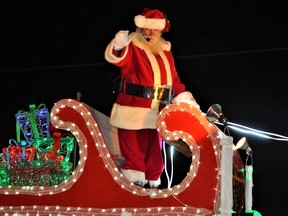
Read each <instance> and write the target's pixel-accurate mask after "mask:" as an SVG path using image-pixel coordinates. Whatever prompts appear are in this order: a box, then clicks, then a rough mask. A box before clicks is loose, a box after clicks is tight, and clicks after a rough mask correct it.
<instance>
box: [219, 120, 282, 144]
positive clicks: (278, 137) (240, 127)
mask: <svg viewBox="0 0 288 216" xmlns="http://www.w3.org/2000/svg"><path fill="white" fill-rule="evenodd" d="M215 123H216V124H220V125H223V124H222V123H220V122H215ZM227 125H228V126H227V127H229V128H231V129H234V130H236V131H239V132H243V133H247V134H252V135H256V136H259V137H262V138H266V139H272V140H277V141H288V137H286V136H283V135H280V134H276V133H270V132H266V131H262V130H257V129H253V128H250V127H247V126H243V125H240V124H236V123H233V122H228V123H227Z"/></svg>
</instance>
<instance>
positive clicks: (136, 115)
mask: <svg viewBox="0 0 288 216" xmlns="http://www.w3.org/2000/svg"><path fill="white" fill-rule="evenodd" d="M158 107H159V103H158V105H157V106H155V107H154V108H153V109H151V108H144V107H131V106H123V105H119V104H117V103H114V105H113V107H112V111H111V115H110V124H111V125H112V126H114V127H117V128H123V129H132V130H138V129H143V128H151V129H155V128H157V125H156V122H157V117H158V113H159V111H158Z"/></svg>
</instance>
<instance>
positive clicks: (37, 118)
mask: <svg viewBox="0 0 288 216" xmlns="http://www.w3.org/2000/svg"><path fill="white" fill-rule="evenodd" d="M29 109H30V110H29V111H23V110H20V111H19V112H18V113H17V114H16V115H15V117H16V123H17V140H18V139H19V136H20V130H21V131H22V134H23V136H24V138H25V139H26V141H27V142H29V143H32V142H33V141H34V140H35V139H37V138H42V137H49V136H50V133H49V122H50V119H49V111H48V109H47V108H46V106H45V104H40V105H39V106H38V107H37V108H36V105H35V104H30V105H29Z"/></svg>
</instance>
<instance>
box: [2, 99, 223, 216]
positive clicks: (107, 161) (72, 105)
mask: <svg viewBox="0 0 288 216" xmlns="http://www.w3.org/2000/svg"><path fill="white" fill-rule="evenodd" d="M50 115H51V123H52V124H53V125H54V126H55V127H56V128H59V129H63V130H67V131H70V132H72V134H73V135H74V136H75V138H76V139H77V143H78V146H79V162H78V165H77V167H76V169H75V170H74V172H73V175H72V177H70V178H69V179H67V180H66V181H65V182H63V183H61V184H59V185H57V186H51V187H36V186H35V187H27V186H24V187H20V186H13V187H10V186H6V187H0V200H1V201H0V212H5V213H8V214H9V213H15V212H18V213H22V214H25V213H26V214H39V215H43V214H50V215H54V214H55V215H57V214H61V215H93V214H94V215H95V214H101V215H121V214H122V215H127V214H128V215H129V213H131V215H134V214H135V215H215V214H216V213H217V214H218V213H219V208H221V207H222V205H223V204H221V184H220V176H219V168H220V159H221V148H222V147H221V144H220V143H221V138H220V136H219V131H218V130H217V128H216V127H215V125H213V124H211V123H209V122H208V121H207V120H206V117H205V114H203V113H202V112H201V111H200V110H198V109H196V108H194V107H191V106H189V105H187V104H181V103H180V104H171V105H169V106H167V107H166V108H164V109H163V110H162V112H161V113H160V114H159V119H158V123H157V127H158V131H159V133H160V134H161V135H162V136H163V137H164V138H165V139H166V140H177V139H179V138H181V139H183V140H184V141H185V142H186V143H187V145H188V146H189V148H190V149H191V152H192V154H193V155H192V157H193V159H192V163H191V167H190V171H189V173H188V174H187V176H186V177H185V178H184V179H183V181H182V182H181V183H180V184H179V185H175V186H173V187H171V188H169V189H161V190H160V189H144V188H141V187H139V186H135V185H133V184H130V183H129V181H128V180H127V179H126V178H124V177H123V175H122V174H121V173H120V172H119V169H118V168H117V166H116V164H115V162H114V158H113V157H114V156H115V155H114V153H115V152H116V154H117V149H116V151H115V149H113V146H109V145H108V143H107V141H108V139H110V138H111V137H110V138H109V134H108V135H107V134H103V131H102V130H103V128H102V129H101V128H100V125H99V122H98V119H97V118H98V117H99V112H97V111H96V110H93V109H92V108H91V107H89V106H87V105H85V104H83V103H80V102H79V101H77V100H73V99H63V100H60V101H58V102H57V103H55V105H54V106H53V108H52V110H51V114H50ZM95 115H96V117H95ZM100 117H101V115H100ZM106 126H108V125H106ZM110 129H111V128H110ZM109 141H110V142H111V140H109ZM112 141H113V140H112ZM108 147H109V148H108ZM222 190H223V188H222ZM27 195H29V196H27ZM222 198H223V197H222ZM126 213H127V214H126Z"/></svg>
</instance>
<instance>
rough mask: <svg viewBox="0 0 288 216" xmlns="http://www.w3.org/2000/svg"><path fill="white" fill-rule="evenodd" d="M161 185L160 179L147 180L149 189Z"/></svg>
mask: <svg viewBox="0 0 288 216" xmlns="http://www.w3.org/2000/svg"><path fill="white" fill-rule="evenodd" d="M160 184H161V179H160V178H159V179H157V180H149V185H150V187H152V188H153V187H158V186H160Z"/></svg>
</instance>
